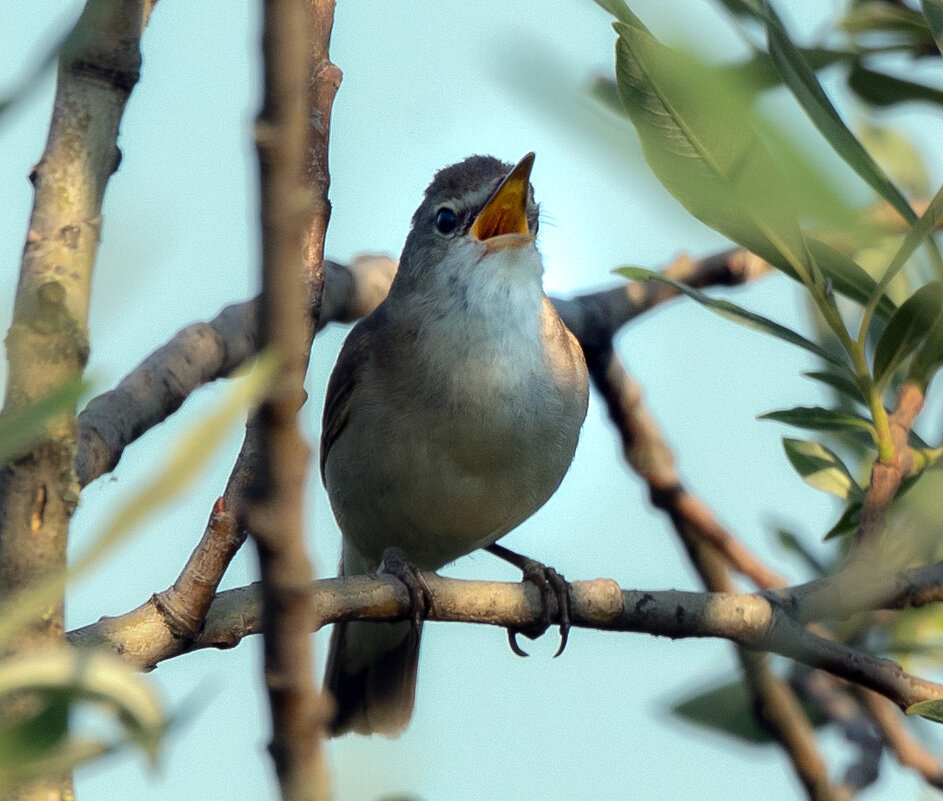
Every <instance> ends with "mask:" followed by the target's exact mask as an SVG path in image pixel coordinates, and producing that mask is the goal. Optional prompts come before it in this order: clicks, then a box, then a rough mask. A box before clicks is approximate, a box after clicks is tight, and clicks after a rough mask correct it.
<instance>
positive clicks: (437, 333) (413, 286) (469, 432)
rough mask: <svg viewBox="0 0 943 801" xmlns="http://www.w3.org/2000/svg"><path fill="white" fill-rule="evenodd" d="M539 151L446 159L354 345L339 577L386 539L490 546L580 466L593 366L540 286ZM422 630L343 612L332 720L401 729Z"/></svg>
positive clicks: (341, 483)
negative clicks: (385, 290) (517, 156)
mask: <svg viewBox="0 0 943 801" xmlns="http://www.w3.org/2000/svg"><path fill="white" fill-rule="evenodd" d="M533 163H534V154H533V153H529V154H527V155H526V156H524V158H523V159H521V161H520V162H519V163H518V164H517V165H516V166H513V167H512V166H511V165H510V164H505V163H503V162H501V161H499V160H498V159H496V158H493V157H491V156H471V157H470V158H467V159H465V160H464V161H462V162H459V163H458V164H453V165H452V166H450V167H446V168H444V169H442V170H440V171H439V172H438V173H436V175H435V177H434V179H433V181H432V183H431V184H430V185H429V187H428V189H426V192H425V197H424V199H423V201H422V204H421V205H420V206H419V208H418V210H417V211H416V213H415V214H414V215H413V220H412V228H411V230H410V233H409V236H408V237H407V239H406V244H405V246H404V248H403V253H402V256H401V258H400V262H399V269H398V272H397V274H396V277H395V279H394V280H393V284H392V286H391V287H390V291H389V295H388V296H387V298H386V299H385V300H384V301H383V303H381V304H380V305H379V306H378V307H377V309H376V310H375V311H374V312H373V313H371V314H370V315H369V316H367V317H365V318H364V319H362V320H361V321H360V322H359V323H357V325H356V326H355V327H354V328H353V330H352V331H351V332H350V335H349V336H348V337H347V341H346V342H345V343H344V346H343V348H342V350H341V353H340V356H339V357H338V360H337V365H336V366H335V368H334V372H333V373H332V375H331V379H330V382H329V383H328V388H327V398H326V401H325V407H324V421H323V430H322V435H321V474H322V476H323V479H324V484H325V486H326V487H327V492H328V496H329V498H330V501H331V506H332V508H333V510H334V515H335V517H336V518H337V522H338V525H339V526H340V530H341V533H342V534H343V550H342V557H341V567H340V571H341V574H342V575H344V576H351V575H357V574H362V573H368V572H373V571H375V570H377V569H378V568H380V567H381V563H382V562H383V560H384V554H385V553H386V552H387V550H388V549H391V548H395V549H400V550H401V552H402V553H404V554H405V556H406V557H407V558H408V560H409V563H410V564H411V565H412V566H414V567H415V568H417V569H419V570H437V569H438V568H440V567H442V566H444V565H446V564H448V563H449V562H452V561H454V560H455V559H457V558H458V557H460V556H463V555H465V554H468V553H470V552H472V551H474V550H476V549H477V548H482V547H486V546H490V545H492V543H494V542H495V540H497V539H498V538H499V537H501V536H503V535H504V534H507V533H508V532H509V531H511V529H513V528H515V527H516V526H518V525H519V524H520V523H522V522H523V521H524V520H526V519H527V518H528V517H530V515H532V514H533V513H534V512H535V511H536V510H537V509H539V508H540V507H541V506H542V505H543V504H544V503H545V502H546V501H547V499H548V498H549V497H550V496H551V495H552V494H553V493H554V491H555V490H556V489H557V487H558V486H559V484H560V482H561V480H562V479H563V476H564V474H565V473H566V471H567V469H568V468H569V466H570V462H571V461H572V459H573V453H574V451H575V449H576V443H577V440H578V438H579V432H580V428H581V426H582V424H583V419H584V418H585V416H586V404H587V395H588V385H587V372H586V363H585V361H584V359H583V353H582V350H581V349H580V346H579V344H578V343H577V341H576V339H575V338H574V337H573V335H572V334H571V333H570V332H569V331H568V330H567V328H566V327H565V326H564V324H563V322H562V321H561V320H560V318H559V316H558V315H557V313H556V311H555V310H554V308H553V306H552V305H551V304H550V301H549V300H548V299H547V296H546V295H545V294H544V291H543V286H542V275H543V264H542V262H541V257H540V253H539V252H538V250H537V246H536V243H535V239H536V235H537V226H538V206H537V203H536V202H535V201H534V196H533V188H532V187H531V185H530V172H531V168H532V166H533ZM420 632H421V625H417V624H416V623H415V622H412V623H411V622H400V623H370V622H348V623H339V624H337V625H336V626H335V627H334V632H333V636H332V639H331V646H330V652H329V654H328V662H327V671H326V675H325V689H327V690H328V691H329V692H330V693H332V694H333V697H334V699H335V701H336V705H337V706H336V715H335V718H334V721H333V723H332V727H331V729H332V733H333V734H335V735H337V734H342V733H344V732H346V731H356V732H360V733H363V734H369V733H373V732H378V733H383V734H387V735H392V734H396V733H398V732H400V731H401V730H402V729H403V728H405V726H406V724H407V723H408V722H409V718H410V716H411V715H412V710H413V703H414V697H415V685H416V668H417V662H418V656H419V635H420Z"/></svg>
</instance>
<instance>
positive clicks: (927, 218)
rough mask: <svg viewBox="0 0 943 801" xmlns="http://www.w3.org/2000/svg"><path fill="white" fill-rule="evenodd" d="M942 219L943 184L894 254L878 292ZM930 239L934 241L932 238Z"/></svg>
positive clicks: (887, 283) (881, 290) (882, 289)
mask: <svg viewBox="0 0 943 801" xmlns="http://www.w3.org/2000/svg"><path fill="white" fill-rule="evenodd" d="M941 219H943V186H941V187H940V188H939V189H938V190H937V192H936V194H935V195H934V196H933V200H931V201H930V205H928V206H927V209H926V211H925V212H924V213H923V214H921V215H920V219H919V220H917V221H916V223H915V224H914V225H913V227H912V228H911V229H910V230H909V231H908V232H907V235H906V236H905V237H904V241H903V242H901V245H900V248H898V250H897V253H895V254H894V258H893V259H891V263H890V264H889V265H888V266H887V269H886V270H885V271H884V275H883V276H881V282H880V283H879V284H878V288H877V291H878V292H881V293H883V292H884V291H885V290H886V289H887V287H888V286H889V285H890V283H891V281H892V280H893V278H894V276H895V275H897V273H898V272H900V270H901V269H902V268H903V266H904V265H905V264H906V263H907V261H908V260H909V259H910V257H911V256H913V254H914V251H915V250H916V249H917V248H918V247H920V246H921V245H922V244H923V243H924V241H926V240H927V238H928V237H929V236H930V235H931V234H932V233H933V232H934V231H935V230H936V228H937V226H939V224H940V220H941ZM930 241H931V243H932V240H930ZM934 247H935V245H934Z"/></svg>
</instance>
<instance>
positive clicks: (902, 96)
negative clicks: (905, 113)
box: [848, 64, 943, 108]
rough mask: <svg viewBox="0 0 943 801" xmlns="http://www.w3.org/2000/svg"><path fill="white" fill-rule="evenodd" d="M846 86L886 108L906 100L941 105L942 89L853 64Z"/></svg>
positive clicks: (863, 97)
mask: <svg viewBox="0 0 943 801" xmlns="http://www.w3.org/2000/svg"><path fill="white" fill-rule="evenodd" d="M848 88H849V89H851V90H852V91H853V92H854V93H855V94H856V95H858V97H860V98H861V99H862V100H864V101H865V102H866V103H870V104H871V105H872V106H878V107H879V108H887V107H889V106H896V105H898V104H900V103H906V102H908V101H918V102H925V103H935V104H936V105H938V106H943V91H941V90H939V89H935V88H933V87H932V86H926V85H925V84H922V83H914V82H913V81H907V80H904V79H903V78H895V77H894V76H893V75H887V74H886V73H883V72H875V71H874V70H869V69H868V68H867V67H862V66H861V64H855V65H854V66H853V67H852V68H851V72H849V73H848Z"/></svg>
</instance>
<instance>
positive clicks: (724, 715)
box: [671, 679, 773, 745]
mask: <svg viewBox="0 0 943 801" xmlns="http://www.w3.org/2000/svg"><path fill="white" fill-rule="evenodd" d="M671 714H673V715H675V716H676V717H679V718H681V719H683V720H686V721H688V722H690V723H694V724H696V725H698V726H704V727H706V728H708V729H713V730H714V731H719V732H723V733H724V734H729V735H731V736H733V737H736V738H737V739H739V740H744V741H746V742H748V743H753V744H754V745H761V744H764V743H771V742H773V738H772V736H771V735H770V734H769V733H768V732H767V731H766V730H765V729H764V728H763V727H762V726H760V724H759V723H758V722H757V720H756V715H755V713H754V711H753V701H752V699H751V697H750V693H749V692H748V691H747V688H746V686H745V685H744V683H743V679H734V680H733V681H730V682H726V683H724V684H721V685H719V686H717V687H713V688H711V689H709V690H705V691H703V692H699V693H697V694H696V695H693V696H691V697H690V698H685V699H684V700H683V701H680V702H678V703H677V704H674V705H673V706H672V707H671Z"/></svg>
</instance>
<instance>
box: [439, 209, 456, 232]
mask: <svg viewBox="0 0 943 801" xmlns="http://www.w3.org/2000/svg"><path fill="white" fill-rule="evenodd" d="M457 225H458V217H456V216H455V212H454V211H452V209H450V208H447V207H445V206H443V207H442V208H441V209H439V210H438V211H437V212H436V213H435V229H436V231H438V232H439V233H440V234H450V233H452V231H454V230H455V227H456V226H457Z"/></svg>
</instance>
